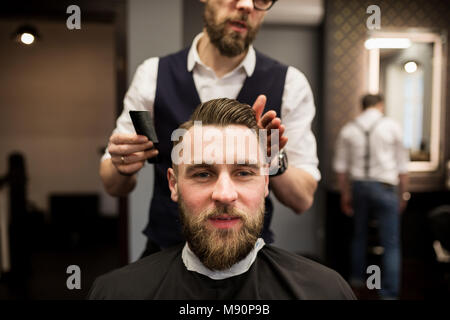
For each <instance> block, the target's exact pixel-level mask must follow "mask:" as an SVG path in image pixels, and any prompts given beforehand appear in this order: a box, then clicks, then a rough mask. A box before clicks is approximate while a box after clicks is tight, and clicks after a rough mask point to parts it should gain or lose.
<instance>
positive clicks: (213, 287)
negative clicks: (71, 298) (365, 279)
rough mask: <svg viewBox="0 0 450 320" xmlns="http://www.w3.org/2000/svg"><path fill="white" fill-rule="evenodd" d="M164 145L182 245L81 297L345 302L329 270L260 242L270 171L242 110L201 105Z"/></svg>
mask: <svg viewBox="0 0 450 320" xmlns="http://www.w3.org/2000/svg"><path fill="white" fill-rule="evenodd" d="M262 136H264V134H263V135H262ZM172 138H173V139H172V140H175V144H174V148H173V150H172V163H173V165H172V168H169V169H168V172H167V178H168V187H169V188H170V191H171V198H172V200H173V201H175V202H177V203H178V206H179V210H180V220H181V222H182V226H183V230H182V231H183V234H184V236H185V238H186V243H185V244H183V245H177V246H175V247H171V248H167V249H165V250H163V251H161V252H158V253H155V254H152V255H150V256H148V257H146V258H143V259H141V260H139V261H137V262H135V263H132V264H130V265H128V266H126V267H124V268H122V269H119V270H116V271H113V272H110V273H109V274H106V275H103V276H101V277H99V278H98V279H97V280H96V281H95V283H94V285H93V287H92V288H91V291H90V294H89V298H90V299H354V295H353V292H352V291H351V289H350V287H349V286H348V284H347V283H346V282H345V281H344V280H343V279H342V277H341V276H339V275H338V274H337V273H336V272H334V271H332V270H330V269H328V268H326V267H324V266H322V265H320V264H318V263H316V262H313V261H311V260H308V259H306V258H303V257H301V256H299V255H296V254H293V253H290V252H287V251H284V250H281V249H279V248H276V247H274V246H271V245H265V243H264V240H263V239H262V238H261V237H260V235H261V230H262V226H263V221H264V211H265V210H264V198H265V196H267V194H268V192H269V190H268V188H269V175H268V173H269V171H272V170H269V168H268V165H267V163H268V161H266V156H265V155H266V153H265V151H264V150H263V148H261V147H260V145H267V143H266V142H264V143H261V144H260V143H259V140H260V138H259V131H258V126H257V122H256V118H255V114H254V112H253V110H252V108H251V107H250V106H248V105H245V104H241V103H239V102H238V101H236V100H231V99H215V100H211V101H208V102H205V103H203V104H201V105H199V106H198V107H197V109H196V110H195V112H194V113H193V115H192V116H191V119H190V120H189V121H188V122H186V123H184V124H183V125H182V126H181V127H180V128H179V129H178V130H176V131H175V132H174V133H173V134H172ZM180 138H182V139H180ZM273 150H275V149H273Z"/></svg>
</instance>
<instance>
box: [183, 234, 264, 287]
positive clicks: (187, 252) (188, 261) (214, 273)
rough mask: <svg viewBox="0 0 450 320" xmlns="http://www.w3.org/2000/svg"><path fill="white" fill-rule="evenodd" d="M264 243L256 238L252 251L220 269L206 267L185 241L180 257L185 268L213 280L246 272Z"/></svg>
mask: <svg viewBox="0 0 450 320" xmlns="http://www.w3.org/2000/svg"><path fill="white" fill-rule="evenodd" d="M264 245H265V242H264V240H263V239H262V238H258V240H256V243H255V246H254V247H253V249H252V251H250V253H249V254H248V255H247V256H246V257H245V258H244V259H242V260H241V261H239V262H238V263H235V264H234V265H232V266H231V268H229V269H226V270H220V271H218V270H210V269H208V268H206V267H205V266H204V265H203V263H202V262H201V261H200V259H199V258H198V257H197V256H196V255H195V253H193V252H192V250H191V249H190V248H189V246H188V244H187V243H186V244H185V245H184V248H183V251H182V253H181V258H182V259H183V263H184V265H185V267H186V269H188V270H189V271H194V272H197V273H200V274H203V275H205V276H207V277H209V278H211V279H213V280H222V279H226V278H230V277H234V276H237V275H240V274H243V273H245V272H247V271H248V269H250V267H251V266H252V264H253V262H254V261H255V259H256V256H257V255H258V251H259V250H261V249H262V247H264Z"/></svg>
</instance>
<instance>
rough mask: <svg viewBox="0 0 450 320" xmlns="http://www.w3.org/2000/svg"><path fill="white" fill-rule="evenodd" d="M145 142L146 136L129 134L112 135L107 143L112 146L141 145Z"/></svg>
mask: <svg viewBox="0 0 450 320" xmlns="http://www.w3.org/2000/svg"><path fill="white" fill-rule="evenodd" d="M147 141H148V138H147V137H146V136H142V135H137V134H129V133H113V134H112V135H111V137H110V138H109V142H110V143H112V144H142V143H145V142H147Z"/></svg>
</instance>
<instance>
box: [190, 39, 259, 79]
mask: <svg viewBox="0 0 450 320" xmlns="http://www.w3.org/2000/svg"><path fill="white" fill-rule="evenodd" d="M202 36H203V32H201V33H199V34H198V35H197V36H195V38H194V40H193V41H192V45H191V48H190V49H189V53H188V59H187V71H188V72H191V71H192V70H193V69H194V67H195V65H196V64H199V65H201V66H204V67H205V68H208V67H207V66H206V65H205V64H204V63H203V62H202V61H201V60H200V56H199V55H198V51H197V45H198V41H199V40H200V38H201V37H202ZM255 65H256V54H255V49H254V48H253V45H250V46H249V48H248V51H247V54H246V55H245V58H244V60H242V62H241V63H240V64H239V65H238V66H237V67H236V68H235V69H234V70H233V71H231V72H230V73H232V72H234V71H235V70H238V69H240V68H244V70H245V73H246V74H247V77H251V76H252V74H253V71H255Z"/></svg>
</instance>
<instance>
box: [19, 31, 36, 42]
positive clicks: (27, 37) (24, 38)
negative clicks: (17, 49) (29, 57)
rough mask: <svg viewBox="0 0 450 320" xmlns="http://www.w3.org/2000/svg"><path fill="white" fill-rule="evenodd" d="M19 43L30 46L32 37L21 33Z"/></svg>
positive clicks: (29, 34) (26, 33)
mask: <svg viewBox="0 0 450 320" xmlns="http://www.w3.org/2000/svg"><path fill="white" fill-rule="evenodd" d="M20 41H22V43H24V44H32V43H33V42H34V36H33V35H32V34H31V33H28V32H25V33H22V35H21V36H20Z"/></svg>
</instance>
